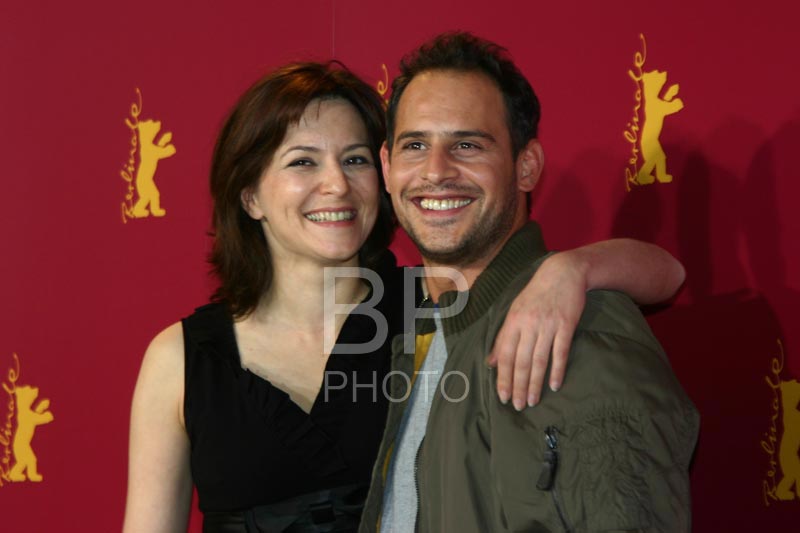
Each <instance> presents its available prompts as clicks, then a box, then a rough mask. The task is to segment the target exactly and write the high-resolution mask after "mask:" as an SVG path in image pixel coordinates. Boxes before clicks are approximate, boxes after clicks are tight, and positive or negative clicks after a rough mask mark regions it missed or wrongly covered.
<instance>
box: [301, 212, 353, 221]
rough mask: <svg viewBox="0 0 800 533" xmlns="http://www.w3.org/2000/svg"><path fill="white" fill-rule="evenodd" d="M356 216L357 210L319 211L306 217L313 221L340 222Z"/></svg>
mask: <svg viewBox="0 0 800 533" xmlns="http://www.w3.org/2000/svg"><path fill="white" fill-rule="evenodd" d="M355 217H356V212H355V211H317V212H315V213H309V214H307V215H306V218H307V219H308V220H311V221H312V222H340V221H342V220H353V219H354V218H355Z"/></svg>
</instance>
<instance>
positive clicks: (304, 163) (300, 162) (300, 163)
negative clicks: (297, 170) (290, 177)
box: [289, 159, 314, 167]
mask: <svg viewBox="0 0 800 533" xmlns="http://www.w3.org/2000/svg"><path fill="white" fill-rule="evenodd" d="M313 164H314V162H313V161H311V160H310V159H295V160H294V161H292V162H291V163H289V166H290V167H310V166H312V165H313Z"/></svg>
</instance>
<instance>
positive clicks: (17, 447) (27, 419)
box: [8, 385, 53, 481]
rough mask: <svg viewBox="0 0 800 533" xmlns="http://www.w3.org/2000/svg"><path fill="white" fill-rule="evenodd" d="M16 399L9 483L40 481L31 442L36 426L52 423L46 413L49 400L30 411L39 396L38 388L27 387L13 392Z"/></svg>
mask: <svg viewBox="0 0 800 533" xmlns="http://www.w3.org/2000/svg"><path fill="white" fill-rule="evenodd" d="M14 394H15V395H16V399H17V431H16V433H15V434H14V444H13V448H12V449H13V451H14V459H15V460H16V462H15V464H14V466H13V467H12V468H11V470H10V471H9V473H8V478H9V479H10V480H11V481H25V480H26V479H27V480H28V481H41V480H42V475H41V474H40V473H39V471H38V469H37V459H36V454H34V453H33V448H32V447H31V441H32V440H33V432H34V430H35V429H36V426H40V425H42V424H48V423H50V422H52V421H53V413H51V412H50V411H48V410H47V409H48V407H50V400H48V399H43V400H42V401H40V402H39V403H38V404H37V405H36V407H35V408H33V409H31V406H32V405H33V401H34V400H35V399H36V397H37V396H39V389H38V387H30V386H27V385H24V386H21V387H17V388H16V389H15V390H14Z"/></svg>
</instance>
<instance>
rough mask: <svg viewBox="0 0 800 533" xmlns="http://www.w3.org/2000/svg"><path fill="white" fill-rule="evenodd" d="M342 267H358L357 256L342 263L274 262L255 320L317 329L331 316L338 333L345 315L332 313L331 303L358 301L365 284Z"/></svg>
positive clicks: (352, 302) (310, 329)
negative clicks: (270, 280)
mask: <svg viewBox="0 0 800 533" xmlns="http://www.w3.org/2000/svg"><path fill="white" fill-rule="evenodd" d="M341 267H345V268H350V269H352V268H357V267H358V258H353V259H352V260H351V261H348V262H347V263H344V264H339V265H335V266H334V265H331V266H329V267H322V266H321V265H319V264H297V263H292V264H283V265H279V264H277V262H276V264H275V268H274V271H273V277H272V283H271V286H270V289H269V290H268V291H267V293H266V294H264V296H263V297H262V298H261V300H260V301H259V303H258V306H257V307H256V309H255V311H254V312H253V316H252V318H253V319H254V320H255V321H256V322H260V321H266V320H268V321H270V322H271V323H273V324H275V323H276V322H277V323H283V324H286V326H287V327H290V328H291V329H293V330H297V329H300V330H306V331H309V332H313V331H320V329H321V328H322V327H323V325H324V321H325V320H331V319H334V320H335V323H336V327H335V329H336V331H337V332H338V330H339V328H340V327H341V324H342V323H343V322H344V319H345V318H347V315H346V314H345V315H342V316H340V315H335V316H334V313H333V311H334V307H333V304H338V305H342V304H357V303H359V302H360V301H362V300H363V299H364V297H366V295H367V293H368V285H367V284H366V283H365V281H364V280H363V279H361V278H359V277H353V276H352V275H351V273H350V272H349V271H347V270H344V269H342V268H341Z"/></svg>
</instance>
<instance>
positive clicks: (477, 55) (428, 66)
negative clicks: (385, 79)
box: [386, 32, 541, 159]
mask: <svg viewBox="0 0 800 533" xmlns="http://www.w3.org/2000/svg"><path fill="white" fill-rule="evenodd" d="M432 70H455V71H459V72H479V73H482V74H484V75H486V76H487V77H488V78H489V79H491V80H492V81H493V82H494V83H495V84H496V85H497V87H498V89H500V92H501V93H502V95H503V101H504V102H505V107H506V122H507V123H508V131H509V133H510V134H511V149H512V151H513V154H512V155H513V156H514V159H516V158H517V155H519V152H520V150H522V148H523V147H525V145H526V144H528V141H530V140H531V139H535V138H536V136H537V134H538V128H539V118H540V115H541V110H540V108H539V99H538V98H536V93H534V92H533V88H532V87H531V84H530V83H528V80H527V79H525V76H523V75H522V73H521V72H520V71H519V69H518V68H517V67H516V65H514V63H513V62H512V61H511V59H510V58H509V55H508V51H507V50H506V49H505V48H503V47H502V46H499V45H497V44H495V43H493V42H490V41H487V40H485V39H481V38H480V37H476V36H474V35H472V34H471V33H467V32H449V33H443V34H441V35H439V36H437V37H434V38H433V39H432V40H430V41H428V42H426V43H424V44H423V45H422V46H420V47H419V48H417V49H416V50H414V51H413V52H411V53H410V54H407V55H406V56H405V57H403V59H402V61H401V62H400V75H399V76H398V77H397V78H395V80H394V82H393V83H392V96H391V99H390V100H389V108H388V110H387V112H386V129H387V139H386V144H387V146H388V148H389V150H390V151H391V149H392V144H393V142H394V129H395V117H396V114H397V107H398V104H399V103H400V98H401V97H402V96H403V92H404V91H405V89H406V87H408V84H409V83H411V80H412V79H414V77H415V76H417V75H418V74H421V73H423V72H427V71H432Z"/></svg>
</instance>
